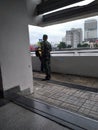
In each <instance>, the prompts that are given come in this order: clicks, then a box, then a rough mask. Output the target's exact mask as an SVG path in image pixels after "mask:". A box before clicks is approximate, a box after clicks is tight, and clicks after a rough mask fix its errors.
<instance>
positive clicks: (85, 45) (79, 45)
mask: <svg viewBox="0 0 98 130" xmlns="http://www.w3.org/2000/svg"><path fill="white" fill-rule="evenodd" d="M77 47H90V46H89V44H88V43H83V44H80V43H79V44H78V45H77Z"/></svg>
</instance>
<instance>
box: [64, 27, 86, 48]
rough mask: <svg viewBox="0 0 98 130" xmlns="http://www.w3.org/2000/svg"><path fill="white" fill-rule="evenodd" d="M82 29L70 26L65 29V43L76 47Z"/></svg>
mask: <svg viewBox="0 0 98 130" xmlns="http://www.w3.org/2000/svg"><path fill="white" fill-rule="evenodd" d="M82 37H83V35H82V29H81V28H77V29H76V28H72V29H71V30H67V31H66V43H67V45H71V46H72V47H73V48H77V45H78V44H79V43H81V42H82Z"/></svg>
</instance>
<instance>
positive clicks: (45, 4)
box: [37, 0, 98, 25]
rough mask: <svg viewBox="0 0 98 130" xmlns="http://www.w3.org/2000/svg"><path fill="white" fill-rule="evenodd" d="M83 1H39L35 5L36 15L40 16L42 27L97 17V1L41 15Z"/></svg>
mask: <svg viewBox="0 0 98 130" xmlns="http://www.w3.org/2000/svg"><path fill="white" fill-rule="evenodd" d="M81 1H83V0H41V3H40V4H38V5H37V15H42V23H43V25H47V24H48V25H49V24H54V23H60V22H64V21H71V20H75V19H79V18H85V17H89V16H94V15H98V1H97V0H95V1H94V2H92V3H90V4H88V5H84V6H77V7H72V8H69V9H63V10H61V11H57V12H53V13H51V14H47V15H43V14H44V13H46V12H49V11H52V10H54V9H58V8H61V7H65V6H68V5H71V4H75V3H77V2H81Z"/></svg>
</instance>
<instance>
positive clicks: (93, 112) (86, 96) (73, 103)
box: [29, 73, 98, 120]
mask: <svg viewBox="0 0 98 130" xmlns="http://www.w3.org/2000/svg"><path fill="white" fill-rule="evenodd" d="M34 77H37V78H39V77H41V78H43V77H44V75H43V74H40V73H34ZM58 77H59V80H60V78H61V79H62V81H64V78H65V77H63V78H62V77H60V75H58ZM52 79H53V80H58V78H56V76H55V75H54V77H53V78H52ZM66 79H67V78H66ZM80 80H81V82H82V79H80ZM87 80H88V79H85V82H86V81H87ZM94 80H95V81H96V82H94ZM60 81H61V80H60ZM70 81H71V82H72V81H73V80H72V79H70ZM75 81H76V80H75ZM88 82H89V85H90V87H98V85H97V84H98V81H97V80H96V79H92V80H90V79H89V80H88ZM92 82H93V85H94V86H92ZM77 83H78V84H79V83H80V82H79V80H78V78H77ZM95 84H96V86H95ZM82 85H85V86H86V85H88V84H84V81H83V83H82ZM29 97H30V98H36V99H39V100H42V101H44V102H46V103H49V104H51V105H55V106H57V107H60V108H63V109H67V110H69V111H72V112H75V113H78V114H81V115H84V116H87V117H90V118H93V119H96V120H98V93H96V92H91V91H85V90H80V89H76V88H69V87H68V86H63V85H58V84H54V83H50V82H47V81H41V80H34V94H32V95H30V96H29Z"/></svg>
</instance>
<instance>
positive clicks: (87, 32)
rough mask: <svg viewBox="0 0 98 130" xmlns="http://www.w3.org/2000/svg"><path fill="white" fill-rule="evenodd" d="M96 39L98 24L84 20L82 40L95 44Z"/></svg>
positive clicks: (93, 20) (95, 21) (91, 20)
mask: <svg viewBox="0 0 98 130" xmlns="http://www.w3.org/2000/svg"><path fill="white" fill-rule="evenodd" d="M97 39H98V22H97V20H96V19H90V20H86V21H85V23H84V40H85V41H90V42H95V41H96V40H97Z"/></svg>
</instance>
